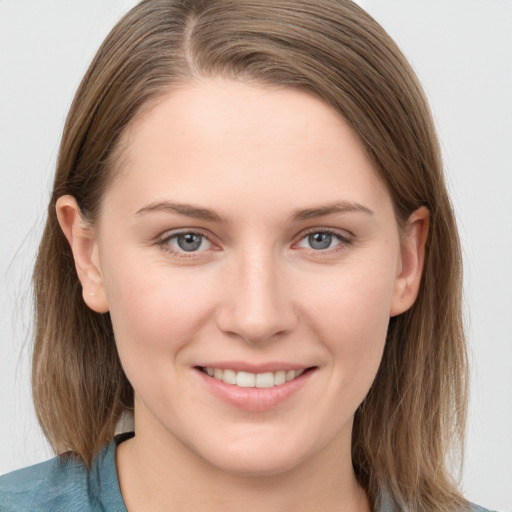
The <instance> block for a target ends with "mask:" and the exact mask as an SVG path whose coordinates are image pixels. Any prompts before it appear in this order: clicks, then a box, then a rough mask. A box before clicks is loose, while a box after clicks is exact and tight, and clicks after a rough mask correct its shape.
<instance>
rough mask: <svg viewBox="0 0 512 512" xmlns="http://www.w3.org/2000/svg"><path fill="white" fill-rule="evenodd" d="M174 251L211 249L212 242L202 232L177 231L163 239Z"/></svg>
mask: <svg viewBox="0 0 512 512" xmlns="http://www.w3.org/2000/svg"><path fill="white" fill-rule="evenodd" d="M164 244H165V245H166V246H168V247H169V249H171V250H172V251H174V252H178V253H179V252H189V253H190V252H199V251H205V250H207V249H210V248H211V246H212V243H211V242H210V241H209V240H208V239H207V238H206V237H205V236H204V235H202V234H200V233H194V232H186V233H177V234H175V235H171V236H170V237H167V238H166V239H165V240H163V241H162V245H164Z"/></svg>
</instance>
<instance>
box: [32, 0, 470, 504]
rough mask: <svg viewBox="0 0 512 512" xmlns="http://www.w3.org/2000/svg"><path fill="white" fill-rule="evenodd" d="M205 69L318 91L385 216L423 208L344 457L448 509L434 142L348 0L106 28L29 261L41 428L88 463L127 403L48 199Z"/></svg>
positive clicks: (457, 372)
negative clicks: (412, 272) (424, 236)
mask: <svg viewBox="0 0 512 512" xmlns="http://www.w3.org/2000/svg"><path fill="white" fill-rule="evenodd" d="M215 76H222V77H226V78H230V79H234V80H241V81H251V82H256V83H261V84H270V85H278V86H285V87H293V88H300V89H302V90H305V91H307V92H309V93H310V94H313V95H315V96H316V97H318V98H320V99H322V100H323V101H325V102H326V103H328V104H329V105H330V106H331V107H332V108H334V109H335V110H336V111H337V112H338V113H339V114H340V115H341V116H343V117H344V118H345V120H346V121H347V122H348V123H349V124H350V125H351V126H352V128H353V129H354V131H355V132H356V133H357V134H358V135H359V137H360V139H361V140H362V142H363V143H364V145H365V147H366V150H367V152H368V154H369V156H370V157H371V158H372V160H373V162H374V165H375V168H376V169H377V171H378V172H379V173H380V175H381V177H382V179H383V180H384V182H385V183H386V184H387V186H388V189H389V191H390V194H391V197H392V199H393V203H394V206H395V211H396V218H397V221H398V223H399V225H400V224H402V223H404V222H405V220H406V219H407V218H408V216H409V215H410V214H411V213H412V212H413V211H414V210H416V209H417V208H418V207H420V206H426V207H427V208H428V210H429V211H430V231H429V238H428V241H427V247H426V260H425V268H424V273H423V279H422V284H421V288H420V292H419V296H418V298H417V300H416V302H415V304H414V305H413V307H412V308H411V309H410V310H409V311H407V312H406V313H404V314H402V315H399V316H398V317H395V318H392V319H391V321H390V325H389V332H388V336H387V342H386V347H385V351H384V355H383V360H382V363H381V366H380V369H379V371H378V374H377V377H376V379H375V382H374V384H373V386H372V388H371V390H370V392H369V393H368V395H367V397H366V398H365V400H364V401H363V403H362V404H361V406H360V407H359V409H358V410H357V412H356V418H355V423H354V430H353V442H352V445H353V450H352V453H353V465H354V468H355V472H356V475H357V477H358V479H359V481H360V483H361V485H363V487H364V488H365V489H366V490H367V491H368V493H369V495H370V496H371V498H372V499H373V501H374V502H375V503H377V502H378V501H379V499H380V497H381V496H382V493H384V492H385V493H388V494H389V495H390V496H391V497H392V498H393V500H394V501H395V503H396V504H397V506H399V507H401V508H403V509H410V510H415V511H429V512H432V511H441V510H442V511H445V512H446V511H455V510H462V509H464V507H465V506H466V505H465V501H464V500H463V498H462V497H461V496H460V495H459V494H458V492H457V490H456V486H455V484H454V482H453V481H452V479H451V477H450V475H449V472H448V470H447V461H446V456H447V453H450V448H451V447H453V446H458V447H459V448H462V440H463V433H464V424H465V413H466V382H467V379H466V372H467V365H466V353H465V342H464V333H463V326H462V321H461V254H460V247H459V240H458V235H457V229H456V225H455V221H454V215H453V211H452V208H451V205H450V201H449V198H448V195H447V192H446V187H445V183H444V178H443V171H442V163H441V159H440V152H439V147H438V142H437V138H436V134H435V129H434V125H433V122H432V119H431V115H430V111H429V108H428V105H427V102H426V100H425V97H424V94H423V92H422V89H421V87H420V85H419V83H418V80H417V79H416V77H415V74H414V72H413V71H412V69H411V67H410V66H409V64H408V63H407V61H406V59H405V58H404V56H403V55H402V53H401V52H400V50H399V49H398V47H397V46H396V44H395V43H394V42H393V41H392V40H391V38H390V37H389V36H388V35H387V34H386V33H385V31H384V30H383V29H382V28H381V27H380V26H379V25H378V24H377V23H376V22H375V21H374V20H373V19H372V18H371V17H370V16H369V15H368V14H366V13H365V12H364V11H363V10H362V9H361V8H359V7H358V6H356V5H355V4H354V3H352V2H351V1H349V0H315V1H314V2H311V1H310V0H279V1H275V2H274V1H272V2H270V1H267V0H145V1H143V2H141V3H140V4H139V5H138V6H136V7H135V8H134V9H132V10H131V11H130V12H129V13H128V14H127V15H126V16H125V17H124V18H123V19H122V20H121V21H120V22H119V23H118V24H117V25H116V27H115V28H114V29H113V30H112V32H111V33H110V35H109V36H108V37H107V39H106V40H105V42H104V43H103V45H102V46H101V48H100V49H99V51H98V53H97V55H96V57H95V58H94V60H93V62H92V64H91V66H90V68H89V70H88V71H87V73H86V75H85V77H84V79H83V81H82V83H81V85H80V87H79V89H78V91H77V93H76V96H75V99H74V102H73V104H72V106H71V110H70V112H69V115H68V118H67V122H66V125H65V129H64V134H63V138H62V143H61V147H60V153H59V158H58V164H57V172H56V177H55V183H54V188H53V195H52V198H51V201H50V204H49V209H48V220H47V224H46V228H45V231H44V235H43V238H42V241H41V245H40V249H39V255H38V259H37V263H36V267H35V271H34V288H35V309H36V335H35V346H34V358H33V394H34V401H35V406H36V411H37V414H38V417H39V421H40V423H41V425H42V428H43V430H44V432H45V434H46V436H47V438H48V439H49V441H50V442H51V444H52V445H53V447H54V448H55V450H56V452H57V453H62V452H63V451H67V450H72V451H74V452H75V453H76V454H77V455H78V456H79V457H81V458H82V459H83V461H84V462H85V463H86V464H88V465H89V464H90V463H91V460H92V458H93V457H94V455H95V454H96V453H97V452H98V450H99V449H100V448H101V447H102V446H103V444H104V443H106V442H108V441H109V440H110V439H111V438H112V437H113V435H114V430H115V426H116V423H117V422H118V420H119V418H120V416H121V415H122V413H123V412H125V411H127V410H129V409H131V408H132V407H133V390H132V388H131V386H130V384H129V382H128V380H127V379H126V377H125V375H124V373H123V370H122V368H121V364H120V362H119V359H118V356H117V352H116V346H115V341H114V337H113V332H112V325H111V322H110V318H109V315H108V314H104V315H101V314H98V313H95V312H93V311H91V310H89V309H88V308H87V306H86V305H85V303H84V302H83V300H82V297H81V286H80V283H79V280H78V278H77V275H76V272H75V268H74V264H73V258H72V255H71V251H70V248H69V247H68V244H67V242H66V240H65V238H64V236H63V234H62V233H61V230H60V228H59V226H58V222H57V218H56V213H55V203H56V200H57V199H58V198H59V197H60V196H62V195H64V194H71V195H73V196H74V197H75V198H76V200H77V202H78V204H79V206H80V208H81V211H82V214H83V216H84V217H85V218H86V219H87V220H89V221H90V222H92V223H94V221H95V219H96V217H97V215H98V209H99V205H100V202H101V198H102V196H103V194H104V192H105V190H106V188H107V186H108V184H109V182H110V181H111V179H112V176H113V174H114V173H115V170H116V163H117V162H118V161H119V158H120V155H122V144H121V135H122V134H123V131H124V130H125V128H126V126H127V125H128V124H129V123H130V121H132V120H133V118H134V117H135V116H136V115H137V114H139V113H140V112H141V110H142V109H144V108H146V107H147V106H148V105H149V104H151V103H152V102H153V101H155V100H156V99H158V98H159V97H160V96H161V95H163V94H164V93H166V92H168V91H169V90H170V89H172V87H173V86H175V85H178V84H180V85H183V84H186V83H187V82H191V81H194V80H197V79H201V78H203V77H215Z"/></svg>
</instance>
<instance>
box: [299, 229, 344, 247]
mask: <svg viewBox="0 0 512 512" xmlns="http://www.w3.org/2000/svg"><path fill="white" fill-rule="evenodd" d="M343 243H350V241H349V239H348V238H347V237H344V236H342V235H340V234H338V233H333V232H332V231H312V232H310V233H308V234H307V235H306V236H304V237H303V238H302V239H301V240H300V242H299V243H298V244H297V246H298V247H303V248H305V249H313V250H314V251H326V250H328V249H332V248H334V247H337V246H338V245H340V244H343Z"/></svg>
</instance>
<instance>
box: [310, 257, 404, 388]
mask: <svg viewBox="0 0 512 512" xmlns="http://www.w3.org/2000/svg"><path fill="white" fill-rule="evenodd" d="M356 263H357V262H356ZM395 273H396V260H393V259H392V258H389V259H383V260H378V261H374V262H372V264H369V263H368V261H367V260H366V261H365V262H361V263H360V264H354V265H351V266H350V268H347V271H343V272H335V271H333V273H332V275H331V276H324V278H323V279H322V280H321V281H319V280H317V279H316V280H314V281H313V280H312V281H311V282H308V283H304V285H303V286H304V287H305V288H307V290H308V293H307V294H303V295H304V296H305V297H307V299H305V301H306V302H304V303H303V305H302V307H301V310H302V311H303V313H304V314H305V315H308V320H309V323H310V324H311V325H313V326H314V329H315V331H316V333H317V336H318V338H319V339H320V340H322V342H323V344H324V345H326V347H327V349H328V351H329V352H330V353H331V354H332V355H333V356H334V357H333V364H334V365H337V366H338V367H342V368H343V370H342V371H341V372H340V375H341V376H344V375H351V376H353V375H354V374H358V372H363V373H364V374H365V375H368V378H370V379H371V380H373V376H372V374H375V373H376V372H377V369H378V366H379V364H380V360H381V357H382V351H383V349H384V344H385V341H386V334H387V329H388V324H389V318H390V307H391V300H392V297H393V290H394V283H395ZM363 370H364V371H363Z"/></svg>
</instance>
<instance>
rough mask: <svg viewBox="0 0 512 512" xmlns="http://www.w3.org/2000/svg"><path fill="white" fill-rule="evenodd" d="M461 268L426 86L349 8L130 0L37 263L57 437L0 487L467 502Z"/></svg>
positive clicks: (97, 69) (40, 359)
mask: <svg viewBox="0 0 512 512" xmlns="http://www.w3.org/2000/svg"><path fill="white" fill-rule="evenodd" d="M205 182H207V183H205ZM460 269H461V265H460V249H459V245H458V238H457V231H456V226H455V223H454V220H453V213H452V210H451V206H450V203H449V199H448V197H447V193H446V189H445V185H444V181H443V176H442V170H441V162H440V158H439V150H438V146H437V140H436V137H435V132H434V129H433V124H432V121H431V118H430V114H429V110H428V107H427V104H426V102H425V100H424V97H423V93H422V91H421V87H420V86H419V84H418V82H417V80H416V78H415V76H414V73H413V72H412V70H411V69H410V67H409V65H408V64H407V62H406V61H405V59H404V57H403V56H402V55H401V53H400V51H399V50H398V48H397V47H396V45H395V44H394V43H393V42H392V41H391V40H390V39H389V37H388V36H387V35H386V34H385V33H384V31H383V30H382V29H381V28H380V27H379V26H378V25H377V24H376V23H375V22H374V21H373V20H372V19H371V18H370V17H369V16H368V15H366V14H365V13H364V12H363V11H362V10H361V9H360V8H358V7H357V6H355V5H354V4H352V3H350V2H347V1H336V2H334V1H325V2H315V3H314V4H312V3H311V2H307V1H293V2H292V1H282V2H272V3H269V2H264V1H256V2H255V1H251V2H245V1H233V2H227V1H223V2H216V1H208V2H204V1H203V2H201V1H189V2H170V1H163V0H158V1H157V0H150V1H144V2H142V3H141V4H139V5H138V6H137V7H136V8H134V9H133V10H132V11H131V12H130V13H128V15H127V16H125V18H124V19H123V20H121V22H120V23H119V24H118V25H117V26H116V27H115V28H114V29H113V31H112V32H111V34H110V35H109V36H108V38H107V39H106V41H105V42H104V44H103V45H102V47H101V48H100V50H99V52H98V54H97V56H96V58H95V59H94V61H93V63H92V65H91V67H90V69H89V71H88V72H87V74H86V76H85V78H84V80H83V81H82V84H81V86H80V88H79V90H78V92H77V95H76V97H75V101H74V103H73V105H72V107H71V111H70V114H69V116H68V120H67V124H66V128H65V132H64V136H63V140H62V145H61V150H60V156H59V162H58V168H57V174H56V179H55V184H54V190H53V195H52V200H51V202H50V206H49V211H48V222H47V225H46V229H45V233H44V235H43V240H42V242H41V246H40V253H39V256H38V261H37V264H36V269H35V273H34V283H35V291H36V308H37V311H36V315H37V323H36V342H35V349H34V366H33V384H34V399H35V403H36V409H37V412H38V416H39V419H40V422H41V425H42V427H43V429H44V431H45V433H46V435H47V437H48V439H49V440H50V442H51V443H52V445H53V446H54V447H55V450H56V452H57V453H60V454H62V455H61V456H60V458H58V459H55V460H53V461H50V462H49V463H45V464H43V465H42V466H41V465H40V466H35V467H33V468H28V469H26V470H22V471H21V472H17V473H13V474H11V475H9V476H6V477H4V479H3V482H2V484H1V485H2V487H1V489H2V495H1V496H2V497H1V499H2V501H1V502H0V503H2V505H3V507H4V508H6V509H7V510H23V509H26V508H27V507H28V506H30V507H31V508H35V509H36V510H37V509H38V507H39V509H40V510H48V509H51V510H53V509H58V507H60V508H61V509H63V510H64V509H65V510H74V509H80V510H82V509H83V510H94V509H96V508H99V507H103V509H105V510H125V509H126V508H127V509H128V510H136V511H138V510H145V509H148V510H159V509H162V510H197V509H207V510H217V509H220V508H221V507H222V508H223V509H224V510H225V509H227V510H231V509H233V510H234V509H240V508H243V509H249V510H251V509H252V508H254V509H255V508H256V507H258V509H260V508H262V507H263V508H264V509H266V510H290V509H294V510H347V511H348V510H361V511H364V510H418V511H423V510H424V511H427V510H428V511H435V510H443V511H446V510H453V511H455V510H470V507H472V506H470V505H469V504H468V503H467V502H466V501H465V500H464V499H463V497H462V496H461V495H460V494H459V493H458V491H457V490H456V488H455V486H454V484H453V482H452V480H451V478H450V475H449V473H448V471H447V469H446V462H445V454H446V452H447V450H448V447H449V446H452V445H453V443H454V442H457V441H459V442H460V441H461V439H462V435H463V426H464V419H465V403H466V388H465V386H466V358H465V348H464V337H463V330H462V323H461V313H460V287H461V283H460ZM439 283H443V286H442V287H441V286H439ZM132 410H133V413H134V418H135V435H134V436H133V435H131V434H129V435H124V436H121V437H117V438H115V439H114V432H115V429H116V425H117V424H118V422H119V420H120V418H121V417H122V415H123V414H124V413H126V412H129V411H132ZM27 482H28V483H27ZM219 491H220V492H219ZM16 507H17V508H16ZM472 509H473V510H477V508H475V507H472Z"/></svg>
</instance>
